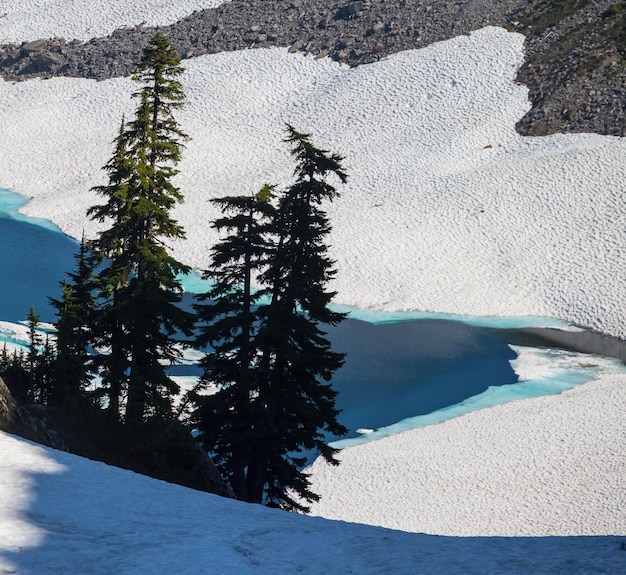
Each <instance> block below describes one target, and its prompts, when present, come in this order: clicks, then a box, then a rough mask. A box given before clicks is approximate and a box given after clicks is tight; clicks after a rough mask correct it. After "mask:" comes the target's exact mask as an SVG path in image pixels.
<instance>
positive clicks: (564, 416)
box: [310, 358, 626, 572]
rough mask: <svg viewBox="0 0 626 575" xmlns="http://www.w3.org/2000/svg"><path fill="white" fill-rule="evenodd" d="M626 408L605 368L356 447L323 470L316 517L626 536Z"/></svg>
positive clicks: (316, 467)
mask: <svg viewBox="0 0 626 575" xmlns="http://www.w3.org/2000/svg"><path fill="white" fill-rule="evenodd" d="M582 361H587V362H590V361H591V362H592V361H593V360H592V359H591V360H590V359H589V358H586V359H584V360H582ZM523 369H524V370H526V371H530V372H533V371H534V370H535V369H536V367H535V368H529V366H528V365H527V366H525V367H523ZM625 404H626V375H625V374H624V369H623V366H621V368H619V367H617V366H616V367H615V369H611V368H610V366H608V365H606V364H605V367H604V369H603V373H602V375H601V376H600V377H599V378H598V380H596V381H592V382H589V383H586V384H584V385H581V386H578V387H575V388H573V389H571V390H569V391H565V392H563V393H562V394H560V395H554V396H550V397H536V398H532V399H524V400H520V401H516V402H512V403H508V404H505V405H499V406H494V407H490V408H488V409H483V410H480V411H476V412H473V413H471V414H468V415H464V416H462V417H458V418H456V419H452V420H449V421H446V422H443V423H440V424H438V425H431V426H429V427H423V428H419V429H414V430H411V431H405V432H403V433H400V434H398V435H393V436H389V437H386V438H384V439H381V440H378V441H373V442H371V443H366V444H362V445H357V446H354V447H348V448H346V449H344V450H343V451H342V452H341V454H340V456H339V459H340V460H341V465H339V467H333V468H331V467H329V466H328V465H327V464H325V463H323V462H322V461H321V460H317V461H316V462H315V463H314V464H313V465H312V466H311V468H310V472H311V473H312V479H313V486H312V489H313V491H314V492H315V493H318V494H319V495H321V498H322V499H321V501H320V502H319V503H318V504H315V505H314V506H313V513H314V514H316V515H321V516H324V517H327V518H331V519H341V520H344V521H354V522H359V523H368V524H371V525H380V526H384V527H389V528H392V529H402V530H406V531H415V532H426V533H437V534H441V535H451V536H468V535H474V536H475V535H481V536H554V535H606V534H611V535H626V520H625V516H624V509H626V458H625V457H624V444H625V443H626V422H625V420H624V417H623V406H624V405H625ZM592 571H594V572H598V571H597V570H595V569H594V570H592Z"/></svg>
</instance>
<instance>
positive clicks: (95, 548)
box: [0, 432, 626, 575]
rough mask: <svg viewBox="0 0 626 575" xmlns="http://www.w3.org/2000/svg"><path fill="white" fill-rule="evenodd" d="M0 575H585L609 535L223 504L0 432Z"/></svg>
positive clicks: (618, 564)
mask: <svg viewBox="0 0 626 575" xmlns="http://www.w3.org/2000/svg"><path fill="white" fill-rule="evenodd" d="M0 470H2V473H0V573H5V574H8V573H13V574H19V575H43V574H44V573H45V574H49V575H57V574H59V575H61V574H62V575H67V574H68V573H77V574H78V573H89V575H110V574H111V573H116V574H117V575H135V574H136V573H142V574H145V575H162V574H164V573H176V574H177V575H201V574H204V573H206V574H211V575H232V574H233V573H238V574H240V575H253V574H254V575H257V574H259V573H276V574H278V575H282V574H284V575H293V574H294V573H301V574H302V575H317V574H319V573H338V574H344V573H345V574H348V573H359V574H362V575H380V574H381V573H385V574H386V575H406V574H407V573H411V574H415V575H449V574H450V573H464V574H467V575H484V574H485V573H507V574H509V575H527V574H528V573H533V574H535V575H543V574H546V575H547V574H548V573H549V574H551V575H576V574H580V575H588V574H589V573H599V572H605V573H620V572H623V570H624V568H625V567H626V554H625V553H624V552H623V551H621V549H620V543H621V541H623V539H622V540H621V539H620V538H618V537H603V538H585V537H568V538H564V537H548V538H540V537H534V538H524V537H521V538H497V537H494V538H483V537H460V538H459V537H442V536H429V535H423V534H416V533H403V532H400V531H391V530H387V529H382V528H380V527H372V526H368V525H354V524H349V523H343V522H335V521H328V520H325V519H321V518H319V517H304V516H301V515H296V514H290V513H286V512H283V511H278V510H275V509H268V508H264V507H262V506H258V505H249V504H245V503H240V502H236V501H232V500H227V499H223V498H220V497H217V496H215V495H209V494H206V493H201V492H198V491H193V490H191V489H185V488H183V487H180V486H177V485H171V484H168V483H165V482H162V481H156V480H154V479H151V478H149V477H145V476H141V475H137V474H135V473H132V472H129V471H125V470H122V469H118V468H115V467H110V466H107V465H104V464H102V463H97V462H93V461H89V460H87V459H83V458H79V457H76V456H73V455H69V454H67V453H62V452H58V451H54V450H52V449H47V448H44V447H41V446H38V445H35V444H32V443H30V442H28V441H25V440H23V439H21V438H16V437H14V436H11V435H8V434H6V433H3V432H0Z"/></svg>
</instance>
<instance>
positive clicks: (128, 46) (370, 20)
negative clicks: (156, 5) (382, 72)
mask: <svg viewBox="0 0 626 575" xmlns="http://www.w3.org/2000/svg"><path fill="white" fill-rule="evenodd" d="M625 6H626V3H624V2H615V1H611V0H231V1H230V2H227V3H225V4H223V5H221V6H219V7H218V8H215V9H210V10H204V11H201V12H197V13H195V14H192V15H191V16H189V17H187V18H185V19H183V20H181V21H179V22H177V23H175V24H173V25H171V26H165V27H161V28H160V31H161V32H163V33H164V34H165V35H167V36H168V37H169V38H170V40H171V42H172V44H173V45H174V46H175V47H176V49H177V50H178V52H179V54H181V55H182V57H183V58H190V57H194V56H199V55H202V54H206V53H216V52H222V51H232V50H242V49H246V48H262V47H270V46H282V47H290V49H291V50H292V51H305V52H308V53H311V54H314V55H316V56H318V57H324V56H330V57H332V58H334V59H335V60H337V61H339V62H342V63H347V64H349V65H350V66H359V65H362V64H368V63H371V62H375V61H377V60H378V59H380V58H382V57H384V56H387V55H389V54H393V53H395V52H399V51H403V50H409V49H415V48H421V47H424V46H427V45H429V44H432V43H433V42H437V41H441V40H447V39H449V38H452V37H454V36H458V35H462V34H467V33H468V32H471V31H472V30H476V29H479V28H482V27H484V26H487V25H496V26H502V27H505V28H507V29H509V30H515V31H518V32H521V33H523V34H524V35H526V37H527V42H526V50H527V54H528V59H527V62H526V64H525V65H524V67H523V68H522V70H521V71H520V74H519V80H520V82H523V83H524V84H526V85H527V86H528V87H529V89H530V97H531V100H532V102H533V110H532V111H531V112H530V113H529V114H528V115H527V116H526V117H525V118H524V119H523V120H522V121H520V123H519V124H518V129H519V131H521V132H522V133H524V134H528V135H544V134H548V133H553V132H583V131H586V132H597V133H600V134H612V135H624V134H626V124H625V122H624V114H623V111H622V108H623V102H624V101H625V97H626V93H625V92H626V90H625V81H624V80H625V64H624V62H625V59H624V54H626V31H625V28H624V24H625V22H624V20H623V18H624V16H623V13H624V12H625V11H626V8H625ZM154 32H155V30H154V29H148V28H142V27H136V28H128V29H119V30H117V31H116V32H114V33H113V34H112V35H110V36H108V37H106V38H97V39H94V40H92V41H89V42H85V43H83V42H79V41H72V42H66V41H65V40H63V39H60V38H55V39H33V40H32V41H30V42H28V43H24V44H22V45H20V46H16V45H6V46H2V47H0V74H2V76H3V77H4V78H5V79H10V80H20V79H27V78H32V77H38V76H39V77H51V76H55V75H65V76H79V77H86V78H95V79H99V80H102V79H106V78H110V77H114V76H127V75H130V74H132V73H133V72H134V70H135V65H136V62H138V61H139V58H140V56H141V49H142V47H143V46H144V45H145V44H146V42H147V40H148V38H149V37H150V36H152V35H153V34H154Z"/></svg>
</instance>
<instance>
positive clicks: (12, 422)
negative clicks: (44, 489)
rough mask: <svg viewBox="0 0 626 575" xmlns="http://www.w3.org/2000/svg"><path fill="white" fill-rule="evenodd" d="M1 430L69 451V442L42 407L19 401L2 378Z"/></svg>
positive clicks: (0, 385)
mask: <svg viewBox="0 0 626 575" xmlns="http://www.w3.org/2000/svg"><path fill="white" fill-rule="evenodd" d="M0 430H1V431H6V432H8V433H13V434H15V435H19V436H21V437H24V438H25V439H30V440H31V441H35V442H37V443H41V444H43V445H47V446H48V447H53V448H54V449H60V450H62V451H67V450H68V447H67V441H66V438H65V436H64V434H63V432H62V431H61V430H60V428H59V427H58V426H57V425H56V424H55V423H54V422H53V421H52V420H51V419H50V417H49V416H48V413H47V412H46V408H45V407H43V406H42V405H36V404H34V403H27V402H24V401H20V400H17V399H16V398H15V397H13V395H12V394H11V391H10V390H9V388H8V387H7V386H6V384H5V383H4V381H3V380H2V378H0Z"/></svg>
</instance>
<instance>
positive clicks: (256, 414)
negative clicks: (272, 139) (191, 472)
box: [198, 126, 346, 511]
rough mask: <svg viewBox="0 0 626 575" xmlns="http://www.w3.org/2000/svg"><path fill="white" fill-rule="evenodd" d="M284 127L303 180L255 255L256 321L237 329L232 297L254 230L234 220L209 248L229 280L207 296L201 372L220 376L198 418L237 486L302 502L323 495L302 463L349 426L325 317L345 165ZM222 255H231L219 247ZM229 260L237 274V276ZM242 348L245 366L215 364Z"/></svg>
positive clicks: (281, 204) (272, 500) (284, 199)
mask: <svg viewBox="0 0 626 575" xmlns="http://www.w3.org/2000/svg"><path fill="white" fill-rule="evenodd" d="M287 130H288V136H287V142H288V143H289V144H291V146H292V153H293V155H294V157H295V159H296V162H297V168H296V172H295V176H296V181H295V183H294V184H293V185H292V186H291V187H290V188H288V189H287V190H285V191H284V192H283V193H282V194H281V195H280V197H279V199H278V205H277V207H276V209H275V210H274V211H273V212H272V213H271V221H270V224H269V228H268V227H267V225H264V227H263V230H264V234H267V233H268V232H269V233H270V234H271V236H272V238H273V240H272V242H267V241H265V243H264V244H261V243H260V242H258V245H259V246H260V247H261V250H260V251H259V252H258V253H257V254H256V257H255V259H254V261H250V264H251V265H252V267H253V268H254V270H253V271H254V272H255V273H256V274H258V280H259V282H260V284H261V286H262V287H263V289H262V292H261V293H263V295H265V296H266V299H267V298H269V303H264V304H260V303H257V302H255V303H257V305H256V306H253V309H252V310H251V311H250V312H247V311H245V312H244V315H243V317H246V315H247V317H251V318H253V328H251V329H247V327H246V326H247V324H238V325H237V326H236V327H235V328H234V329H231V330H230V331H229V329H230V328H231V327H233V322H232V319H231V320H229V319H228V318H229V317H231V316H235V317H237V318H239V317H241V316H240V314H241V311H242V308H241V303H242V301H243V300H242V299H241V298H235V299H232V297H231V296H232V294H235V293H245V288H237V287H236V285H237V284H238V285H242V284H243V274H244V270H245V269H246V257H245V255H246V242H245V241H244V239H245V237H246V234H245V233H241V232H242V230H241V228H238V227H237V226H234V225H232V221H231V222H230V223H231V228H232V229H233V230H236V231H237V233H236V234H234V235H232V236H230V237H229V238H227V239H226V240H224V241H223V242H222V244H218V246H217V247H216V248H215V250H214V252H213V260H212V268H211V270H209V272H208V274H207V275H208V276H209V277H212V278H219V279H223V280H225V285H224V286H220V283H219V281H218V282H217V283H216V287H215V288H214V289H213V290H212V293H211V295H210V296H209V297H212V298H215V299H216V303H215V304H214V307H213V308H212V310H213V312H215V316H214V317H211V316H210V315H208V316H205V319H208V320H209V322H211V321H212V322H213V323H212V326H213V327H212V328H210V329H209V330H208V331H207V332H206V333H211V335H212V336H213V339H211V340H209V343H212V344H213V346H214V347H213V350H212V351H210V352H209V353H207V356H206V358H205V360H204V366H205V372H204V379H206V380H207V381H212V382H213V383H215V384H217V385H218V387H219V388H220V392H218V394H216V395H215V396H214V397H213V398H210V399H209V398H204V399H200V400H199V404H200V408H199V410H198V415H199V418H198V423H199V427H200V430H201V432H202V440H203V442H204V445H205V447H206V448H207V449H208V450H209V451H211V452H213V453H214V454H215V455H216V456H217V463H218V465H219V466H220V467H221V468H222V470H223V471H225V472H226V475H227V477H228V478H229V479H230V480H231V481H232V482H233V488H234V490H235V493H237V495H238V496H240V497H241V498H243V499H245V500H247V501H250V502H255V503H262V502H264V503H267V504H269V505H274V506H281V507H283V508H285V509H293V510H300V511H306V510H307V506H306V504H305V503H306V502H311V501H315V500H317V498H318V497H317V495H315V494H314V493H312V492H311V490H310V481H309V479H308V475H307V474H306V473H304V472H303V471H302V466H303V464H304V462H305V459H306V454H307V452H310V451H317V452H319V453H320V454H321V455H322V456H323V457H324V458H325V459H326V460H327V461H329V462H330V463H333V464H336V463H337V460H336V458H335V454H336V451H335V450H334V449H332V448H330V447H329V446H328V445H327V444H326V442H325V434H326V433H331V434H333V435H342V434H344V433H345V432H346V429H345V428H344V427H343V426H342V425H341V424H340V423H339V422H338V421H337V416H338V411H337V409H336V408H335V397H336V392H335V391H334V390H333V389H332V387H331V385H330V383H329V381H330V379H331V377H332V375H333V373H334V372H335V371H336V370H337V369H338V368H339V367H340V366H341V365H342V364H343V354H340V353H336V352H334V351H332V349H331V345H330V342H329V341H328V339H326V337H325V335H326V334H325V332H324V331H323V326H322V324H329V325H335V324H337V323H339V322H340V321H341V320H342V319H343V318H344V315H343V314H340V313H337V312H334V311H332V310H330V309H329V307H328V305H329V303H330V301H331V299H332V297H333V295H334V293H333V292H330V291H327V289H326V286H327V283H328V281H329V280H331V279H332V277H333V276H334V273H335V272H334V270H333V266H334V262H333V261H332V260H331V259H330V258H329V257H328V254H327V251H328V250H327V246H326V243H325V240H326V237H327V235H328V233H329V232H330V223H329V220H328V216H327V214H326V212H325V211H324V209H323V207H322V204H323V203H324V202H329V201H332V200H333V199H334V198H335V197H336V195H337V192H336V189H335V187H334V185H333V184H332V183H331V181H330V180H331V179H332V178H333V177H334V178H336V180H337V181H338V182H340V183H343V182H345V181H346V175H345V173H344V171H343V169H342V167H341V160H342V158H341V157H340V156H338V155H335V154H329V153H328V152H326V151H324V150H320V149H318V148H316V147H315V146H313V144H311V142H310V137H309V135H308V134H302V133H299V132H297V131H296V130H295V129H293V128H292V127H291V126H288V127H287ZM225 205H229V204H225ZM248 213H249V214H250V215H251V216H252V213H251V212H248ZM237 214H238V215H239V216H241V213H240V212H237ZM259 225H260V221H259V224H257V227H258V226H259ZM249 227H250V229H254V227H253V226H252V225H251V224H249ZM224 253H227V254H228V257H227V258H224V257H220V256H221V255H222V254H224ZM233 264H235V266H234V267H233ZM232 269H235V270H236V273H235V274H234V275H229V273H228V272H229V270H232ZM242 289H243V292H241V290H242ZM242 328H243V329H242ZM211 330H213V331H211ZM225 345H227V351H228V353H227V354H225V355H224V354H223V353H222V351H223V349H224V346H225ZM242 345H245V346H246V347H245V353H244V350H243V349H242ZM238 354H243V358H244V361H243V362H238V363H237V365H238V366H243V368H244V369H243V370H241V371H231V372H229V373H228V375H227V377H222V376H223V374H224V373H225V371H224V369H217V370H216V369H215V366H220V364H221V362H225V361H226V362H227V360H228V358H229V357H230V358H231V359H232V358H233V357H237V356H238ZM224 416H226V419H228V424H227V425H226V427H224V426H223V424H222V422H223V421H224ZM242 438H245V441H244V440H243V439H242ZM225 454H226V455H225ZM240 459H243V461H240ZM242 476H243V477H242ZM303 501H304V502H305V503H303Z"/></svg>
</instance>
